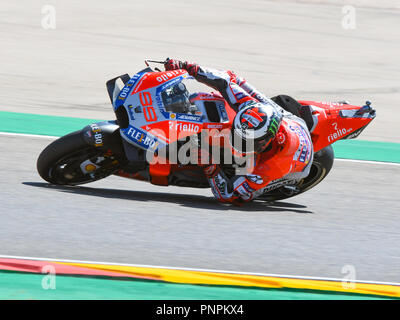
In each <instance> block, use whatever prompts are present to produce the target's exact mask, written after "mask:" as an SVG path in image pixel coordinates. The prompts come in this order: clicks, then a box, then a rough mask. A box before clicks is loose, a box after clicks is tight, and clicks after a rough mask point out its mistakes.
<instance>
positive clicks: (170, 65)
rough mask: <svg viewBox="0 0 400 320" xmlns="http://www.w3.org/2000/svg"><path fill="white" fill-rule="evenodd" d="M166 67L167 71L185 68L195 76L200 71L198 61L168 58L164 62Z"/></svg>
mask: <svg viewBox="0 0 400 320" xmlns="http://www.w3.org/2000/svg"><path fill="white" fill-rule="evenodd" d="M164 67H165V70H166V71H169V70H176V69H185V70H186V71H187V72H188V73H189V74H190V75H191V76H193V77H194V76H196V75H197V72H198V71H199V66H198V65H197V64H196V63H190V62H187V61H180V60H175V59H170V58H167V60H166V61H165V63H164Z"/></svg>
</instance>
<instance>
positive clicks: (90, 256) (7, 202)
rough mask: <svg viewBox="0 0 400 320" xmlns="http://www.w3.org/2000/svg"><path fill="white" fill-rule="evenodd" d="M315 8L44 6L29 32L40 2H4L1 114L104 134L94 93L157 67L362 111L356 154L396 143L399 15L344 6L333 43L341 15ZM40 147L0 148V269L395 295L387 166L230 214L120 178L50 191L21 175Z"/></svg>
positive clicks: (346, 165) (252, 4) (394, 226)
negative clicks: (363, 107) (53, 118)
mask: <svg viewBox="0 0 400 320" xmlns="http://www.w3.org/2000/svg"><path fill="white" fill-rule="evenodd" d="M326 2H327V1H311V0H310V1H295V2H293V1H282V2H276V1H265V2H264V1H248V2H246V4H244V3H243V2H242V1H240V2H239V1H238V2H232V1H219V2H212V1H202V2H201V3H200V2H198V1H197V2H194V1H193V2H191V1H185V2H180V1H168V2H167V1H165V2H163V1H145V2H144V1H140V2H139V1H137V2H134V3H133V2H131V1H129V2H128V1H119V2H118V4H115V3H109V2H106V1H85V4H82V3H81V1H77V0H76V1H68V2H65V1H53V2H52V3H53V4H54V6H55V8H56V12H57V28H56V29H55V30H44V29H43V28H42V27H41V24H40V22H41V19H42V17H43V15H42V14H41V8H42V6H43V5H45V4H48V3H47V2H46V1H28V0H26V1H14V2H12V1H9V2H7V3H4V2H3V3H2V4H1V12H0V13H1V17H2V19H1V22H0V36H1V41H2V50H0V59H1V61H2V68H1V71H0V101H1V104H0V110H3V111H13V112H30V113H38V114H52V115H61V116H76V117H88V118H100V119H107V118H110V119H113V118H114V115H113V113H112V109H111V107H110V104H109V101H108V97H107V94H106V90H105V85H104V84H105V81H106V80H108V79H110V78H112V77H114V76H116V75H119V74H122V73H125V72H128V73H130V74H133V73H134V72H135V71H138V70H140V69H142V68H143V63H142V61H143V59H144V58H147V57H151V58H155V59H163V58H165V57H167V56H169V57H178V58H183V59H189V60H194V61H197V62H199V63H202V64H205V65H207V66H213V67H219V68H231V69H234V70H235V71H236V72H237V73H238V74H240V75H243V76H245V77H246V78H247V79H248V80H249V82H251V83H253V84H254V85H255V86H256V87H258V88H259V89H260V90H262V91H264V92H265V93H267V94H270V95H275V94H279V93H286V94H290V95H293V96H295V97H297V98H304V99H315V100H324V101H325V100H328V101H335V100H340V99H347V100H349V101H350V102H352V103H354V104H361V103H363V102H364V101H365V100H366V99H370V100H372V101H373V102H374V106H375V107H376V109H377V118H376V120H374V122H373V124H372V125H371V126H370V127H369V128H367V129H366V130H365V132H363V134H362V135H361V137H360V138H362V139H366V140H376V141H391V142H399V140H398V129H397V123H398V120H399V117H398V106H397V103H398V101H399V100H400V94H399V92H400V88H399V81H398V79H399V78H400V69H399V63H398V62H399V61H398V59H399V56H400V41H399V40H400V39H399V33H398V24H399V8H398V3H397V2H396V1H380V2H379V4H378V5H377V4H374V1H364V2H360V1H348V2H346V4H347V3H353V4H354V5H355V7H356V10H357V11H356V14H357V28H356V29H354V30H345V29H343V28H342V26H341V19H342V16H343V14H342V11H341V10H342V5H343V3H344V2H343V1H341V2H340V4H337V5H327V4H326ZM244 6H245V7H244ZM205 8H206V9H205ZM149 17H151V18H149ZM260 49H261V52H260ZM49 142H50V140H47V139H39V138H32V137H11V136H0V148H1V150H2V156H1V157H0V172H1V178H0V213H1V214H0V230H1V232H0V243H1V249H0V254H2V255H13V256H30V257H46V258H58V259H77V260H92V261H107V262H120V263H132V264H147V265H158V266H173V267H190V268H206V269H220V270H233V271H242V272H259V273H272V274H288V275H299V276H314V277H332V278H342V277H345V276H346V275H347V273H346V270H348V269H343V268H344V267H345V266H346V265H351V266H353V267H354V268H355V271H356V278H357V279H359V280H371V281H385V282H400V249H399V246H398V243H399V240H400V233H399V231H398V230H399V227H400V222H399V219H398V214H399V212H400V206H399V204H398V199H399V190H400V181H399V179H398V177H399V176H400V175H399V174H400V166H396V165H382V164H369V163H359V162H354V163H353V162H339V161H338V162H336V163H335V165H334V167H333V169H332V172H331V174H330V175H329V176H328V178H327V179H326V180H324V182H322V183H321V184H320V185H319V186H317V187H316V188H315V189H313V190H311V191H309V192H307V193H306V194H304V195H300V196H298V197H295V198H292V199H290V200H287V201H283V202H278V203H276V204H274V205H267V204H265V203H253V204H251V205H249V206H246V207H242V208H233V207H226V206H223V205H220V204H217V203H216V202H215V200H214V199H213V197H212V194H211V192H210V191H209V190H198V189H189V188H174V187H168V188H161V187H156V186H152V185H150V184H146V183H141V182H135V181H131V180H128V179H123V178H119V177H110V178H107V179H105V180H103V181H99V182H95V183H92V184H88V185H85V186H83V187H78V188H66V187H52V186H49V185H48V184H47V183H45V182H44V181H43V180H41V179H40V177H39V176H38V174H37V173H36V168H35V163H36V159H37V156H38V155H39V153H40V151H41V150H42V149H43V148H44V147H45V146H46V145H47V144H48V143H49ZM343 271H344V272H343Z"/></svg>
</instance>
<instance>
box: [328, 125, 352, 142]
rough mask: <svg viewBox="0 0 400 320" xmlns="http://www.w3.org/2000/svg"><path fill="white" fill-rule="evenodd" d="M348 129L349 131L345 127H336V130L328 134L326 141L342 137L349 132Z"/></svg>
mask: <svg viewBox="0 0 400 320" xmlns="http://www.w3.org/2000/svg"><path fill="white" fill-rule="evenodd" d="M350 131H351V129H348V130H347V129H345V128H343V129H338V130H337V131H336V132H334V133H331V134H330V135H329V136H328V142H331V141H334V140H336V139H339V138H341V137H343V136H344V135H345V134H347V133H349V132H350Z"/></svg>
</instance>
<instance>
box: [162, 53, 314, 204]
mask: <svg viewBox="0 0 400 320" xmlns="http://www.w3.org/2000/svg"><path fill="white" fill-rule="evenodd" d="M164 66H165V70H168V71H169V70H176V69H184V70H187V71H188V73H189V74H190V75H191V76H193V77H194V78H195V79H196V80H197V81H199V82H202V83H204V84H206V85H208V86H210V87H212V88H214V89H216V90H218V91H219V92H220V93H221V95H222V96H223V97H224V98H225V100H226V101H227V102H228V103H229V105H230V106H231V107H232V108H233V109H234V110H235V111H236V116H235V118H234V121H233V124H232V130H231V132H232V134H231V145H232V147H233V148H234V149H235V150H237V151H239V152H241V153H244V154H252V155H254V167H253V170H252V172H247V173H246V174H241V175H236V176H234V177H232V178H230V179H228V178H227V176H226V175H225V173H224V172H223V171H222V170H221V167H220V165H218V164H215V163H211V164H207V165H203V170H204V173H205V175H206V177H207V179H208V182H209V184H210V187H211V190H212V192H213V194H214V196H215V197H216V198H217V199H218V200H219V201H221V202H227V203H237V202H238V201H239V202H241V201H250V200H252V199H254V198H256V197H257V196H259V195H261V194H262V193H263V191H264V190H265V188H267V187H269V186H270V185H271V182H272V183H275V182H277V180H280V179H281V178H284V179H288V180H291V181H298V180H300V179H303V178H305V177H307V176H308V174H309V172H310V167H311V163H312V161H313V154H314V152H313V144H312V141H311V136H310V132H309V130H308V127H307V125H306V123H305V122H304V121H303V119H301V118H299V117H297V116H295V115H293V114H292V113H290V112H288V111H286V110H284V109H283V108H281V107H280V106H279V105H277V104H276V103H275V102H274V101H272V100H271V99H270V98H268V97H266V96H265V95H263V94H262V93H260V92H259V91H258V90H256V89H255V88H254V87H253V86H252V85H250V84H249V83H248V82H247V81H246V80H245V79H243V78H240V77H238V76H236V75H235V73H233V72H232V71H221V70H215V69H210V68H206V67H202V66H199V65H198V64H196V63H190V62H187V61H180V60H175V59H167V60H166V62H165V64H164ZM234 141H240V142H241V143H239V145H238V144H237V143H234ZM249 142H250V143H249ZM249 146H250V148H249Z"/></svg>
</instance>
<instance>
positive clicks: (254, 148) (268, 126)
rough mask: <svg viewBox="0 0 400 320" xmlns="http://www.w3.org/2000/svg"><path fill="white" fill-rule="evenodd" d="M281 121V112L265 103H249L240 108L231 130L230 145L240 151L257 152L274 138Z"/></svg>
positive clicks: (263, 148)
mask: <svg viewBox="0 0 400 320" xmlns="http://www.w3.org/2000/svg"><path fill="white" fill-rule="evenodd" d="M281 122H282V113H281V112H279V110H278V109H277V108H276V107H275V106H273V105H272V104H267V103H259V102H256V103H251V104H249V105H248V106H245V107H244V108H243V109H242V110H240V111H239V112H238V113H237V114H236V116H235V118H234V120H233V125H232V131H231V133H232V134H231V136H230V139H231V141H230V142H231V145H232V147H233V148H234V149H235V150H236V151H238V152H240V153H245V154H247V153H259V152H262V151H264V150H265V149H266V147H268V145H269V144H270V143H271V141H272V140H273V139H274V138H275V136H276V134H277V132H278V130H279V127H280V125H281Z"/></svg>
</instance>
